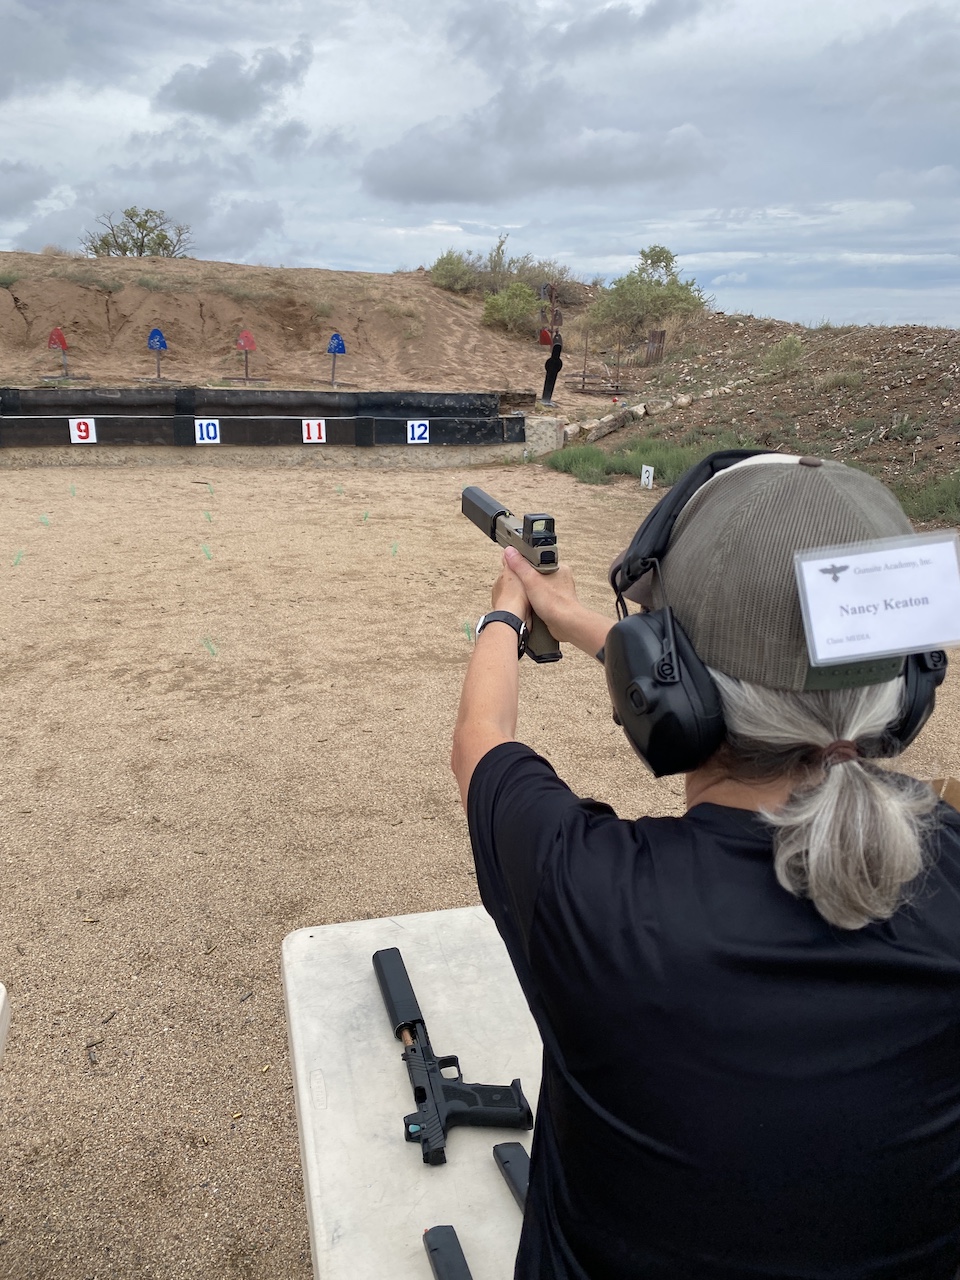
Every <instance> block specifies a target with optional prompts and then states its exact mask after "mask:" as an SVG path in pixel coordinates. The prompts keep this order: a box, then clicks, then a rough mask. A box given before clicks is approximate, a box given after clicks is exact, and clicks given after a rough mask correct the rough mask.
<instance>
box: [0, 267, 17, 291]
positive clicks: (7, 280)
mask: <svg viewBox="0 0 960 1280" xmlns="http://www.w3.org/2000/svg"><path fill="white" fill-rule="evenodd" d="M19 279H20V277H19V276H18V275H17V273H16V272H15V271H11V272H7V271H5V272H3V274H2V275H0V289H9V288H10V286H11V285H14V284H16V283H17V281H18V280H19Z"/></svg>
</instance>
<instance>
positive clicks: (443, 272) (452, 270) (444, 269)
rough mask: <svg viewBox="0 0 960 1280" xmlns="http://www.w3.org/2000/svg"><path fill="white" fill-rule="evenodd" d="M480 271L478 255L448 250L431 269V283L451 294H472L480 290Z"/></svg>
mask: <svg viewBox="0 0 960 1280" xmlns="http://www.w3.org/2000/svg"><path fill="white" fill-rule="evenodd" d="M480 269H481V260H480V257H479V255H478V254H473V253H461V252H460V250H458V249H448V250H447V251H446V253H441V255H440V257H439V258H438V259H437V260H436V262H435V263H434V264H433V266H432V267H431V268H430V283H431V284H435V285H436V286H437V288H438V289H446V290H447V291H448V292H449V293H470V292H471V291H472V290H479V288H480Z"/></svg>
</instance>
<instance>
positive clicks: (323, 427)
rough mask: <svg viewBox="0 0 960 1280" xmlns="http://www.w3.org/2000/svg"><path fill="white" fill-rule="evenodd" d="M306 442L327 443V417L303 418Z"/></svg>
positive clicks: (304, 441) (301, 420)
mask: <svg viewBox="0 0 960 1280" xmlns="http://www.w3.org/2000/svg"><path fill="white" fill-rule="evenodd" d="M300 423H301V425H302V427H303V443H304V444H326V443H327V423H326V419H325V418H301V419H300Z"/></svg>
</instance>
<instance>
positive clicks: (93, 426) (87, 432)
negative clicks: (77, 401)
mask: <svg viewBox="0 0 960 1280" xmlns="http://www.w3.org/2000/svg"><path fill="white" fill-rule="evenodd" d="M68 421H69V423H70V443H71V444H96V443H97V422H96V419H95V418H70V419H68Z"/></svg>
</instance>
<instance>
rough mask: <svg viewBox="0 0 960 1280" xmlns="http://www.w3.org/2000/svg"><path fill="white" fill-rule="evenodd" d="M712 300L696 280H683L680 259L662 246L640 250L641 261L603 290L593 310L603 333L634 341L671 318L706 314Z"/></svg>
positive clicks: (593, 325) (592, 315) (593, 318)
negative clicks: (697, 313)
mask: <svg viewBox="0 0 960 1280" xmlns="http://www.w3.org/2000/svg"><path fill="white" fill-rule="evenodd" d="M707 302H708V299H707V298H706V297H705V295H704V292H703V290H702V289H701V288H700V286H699V285H698V284H697V282H696V281H695V280H681V279H680V275H679V272H678V270H677V260H676V257H675V256H674V255H673V254H672V253H671V252H670V250H669V249H667V248H664V246H663V245H662V244H652V245H650V247H649V248H648V249H641V250H640V261H639V262H638V263H637V265H636V266H635V267H634V268H633V270H632V271H630V272H628V274H627V275H625V276H620V277H619V279H617V280H614V281H612V283H611V284H610V285H609V286H608V287H607V288H606V289H605V290H604V291H603V293H602V294H601V296H600V297H599V298H598V299H597V301H596V302H595V303H594V304H593V306H592V307H591V308H590V311H589V323H590V326H591V328H595V329H597V330H598V331H600V332H601V333H608V334H611V335H614V336H616V337H617V338H619V339H621V340H623V341H626V342H630V341H633V340H636V339H638V338H642V337H645V336H646V331H647V330H648V329H650V328H652V327H656V326H657V325H659V324H661V323H662V322H663V321H664V320H666V318H667V317H668V316H677V315H681V316H682V315H692V314H694V313H696V312H698V311H702V310H703V308H704V307H705V306H706V305H707Z"/></svg>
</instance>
